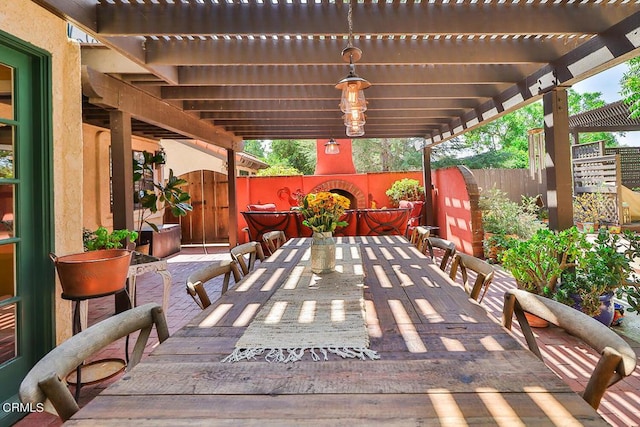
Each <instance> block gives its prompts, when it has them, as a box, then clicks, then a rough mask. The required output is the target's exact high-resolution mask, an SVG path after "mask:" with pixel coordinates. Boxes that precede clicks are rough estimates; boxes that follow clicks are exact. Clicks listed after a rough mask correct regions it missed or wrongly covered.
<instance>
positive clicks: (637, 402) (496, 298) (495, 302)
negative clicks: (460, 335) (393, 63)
mask: <svg viewBox="0 0 640 427" xmlns="http://www.w3.org/2000/svg"><path fill="white" fill-rule="evenodd" d="M207 252H208V253H205V251H204V250H203V248H202V247H188V248H186V247H185V248H183V249H182V251H181V252H180V253H179V254H177V255H174V256H172V257H170V258H168V259H167V262H168V268H169V271H170V272H171V275H172V281H173V285H172V288H171V298H170V305H169V307H170V308H169V311H168V313H167V321H168V324H169V331H170V333H173V332H175V331H176V330H178V329H180V328H181V327H182V326H183V325H185V324H186V323H187V322H188V321H189V320H190V319H191V318H193V317H194V316H195V315H196V314H198V313H199V312H200V309H199V308H198V306H196V304H195V303H194V302H193V300H192V299H191V297H190V296H188V295H187V293H186V292H185V289H184V283H185V279H186V277H187V276H188V275H189V274H190V273H191V272H192V271H193V270H194V269H195V268H198V264H201V263H205V262H208V261H212V260H216V259H227V258H228V256H229V255H228V248H227V247H219V246H218V247H207ZM498 268H499V267H498ZM136 283H137V288H138V296H137V297H138V304H144V303H146V302H151V301H156V302H161V301H162V280H161V278H160V276H158V275H156V274H154V273H147V274H145V275H143V276H140V277H139V278H138V280H137V282H136ZM220 287H221V281H220V280H217V282H216V284H215V290H216V292H219V291H220ZM514 287H515V281H514V279H513V278H512V277H511V276H510V274H508V273H506V272H505V271H504V270H501V269H499V270H498V272H497V274H496V278H495V279H494V282H493V284H492V285H491V287H490V288H489V291H488V293H487V295H486V296H485V298H484V300H483V302H482V306H484V307H485V309H487V311H489V312H490V313H491V314H492V315H493V316H494V317H495V318H496V319H497V321H500V319H501V315H502V298H503V294H504V291H505V290H506V289H509V288H514ZM209 289H213V288H209ZM217 296H218V295H215V294H212V295H211V297H212V300H213V299H215V298H217ZM112 313H113V297H105V298H100V299H96V300H91V301H90V306H89V324H93V323H95V322H97V321H99V320H102V319H104V318H105V317H107V316H110V315H111V314H112ZM633 316H636V315H635V314H627V315H626V319H625V321H629V322H632V321H633V324H634V325H636V324H638V325H640V316H638V318H637V319H633ZM516 325H517V322H514V333H515V335H516V336H517V338H518V339H519V340H520V341H521V342H522V343H524V339H523V338H522V335H520V333H519V330H518V329H517V326H516ZM535 332H536V335H539V337H538V342H539V344H540V349H541V351H542V353H543V356H544V357H545V361H546V363H547V365H548V366H549V367H550V368H551V369H552V370H553V371H554V372H556V374H558V375H559V376H560V377H562V378H563V379H564V380H565V381H566V382H567V383H568V384H569V385H570V386H571V387H572V388H573V389H574V390H576V391H581V390H583V389H584V387H585V385H586V382H587V380H588V376H589V374H590V373H591V371H592V370H593V366H594V364H595V362H596V361H597V359H598V356H597V355H596V354H595V353H594V352H593V351H592V350H590V349H588V348H587V347H584V346H582V345H581V343H580V342H579V341H577V340H576V339H575V338H573V337H572V336H570V335H568V334H566V333H564V331H562V330H560V329H558V328H555V327H549V328H546V329H536V330H535ZM153 338H154V335H153V334H152V336H151V338H150V340H149V345H148V348H147V352H150V351H151V350H152V349H153V347H154V346H155V345H156V344H157V341H154V339H153ZM627 340H628V341H629V342H630V343H631V345H632V347H634V350H635V351H636V354H640V344H639V343H638V342H635V341H633V340H630V339H627ZM523 345H524V344H523ZM122 349H123V344H122V343H121V342H117V343H115V344H114V345H111V346H109V347H108V348H107V349H105V350H103V351H102V352H100V353H99V354H98V355H96V357H95V359H102V358H106V357H120V358H122V357H123V356H122V351H123V350H122ZM118 378H119V376H117V377H115V378H113V379H110V380H107V381H104V382H102V383H99V384H96V385H92V386H85V387H83V388H82V393H81V398H80V406H83V405H84V404H86V403H87V402H89V401H90V400H91V399H92V398H93V397H94V396H96V395H97V394H98V393H100V392H101V391H102V390H103V389H104V388H105V387H107V386H108V385H109V384H110V383H112V382H113V381H116V380H117V379H118ZM599 412H600V414H602V415H603V416H604V418H605V419H606V420H607V421H608V422H609V423H610V424H612V425H614V426H638V425H640V367H638V368H636V371H635V372H634V373H633V374H632V375H631V376H629V377H627V378H625V379H624V380H622V381H621V382H620V383H618V384H616V385H614V386H613V387H611V388H610V389H609V391H608V392H607V393H606V394H605V396H604V399H603V401H602V403H601V405H600V409H599ZM15 425H16V426H21V427H25V426H34V427H42V426H58V425H61V422H60V421H59V420H58V419H57V418H56V417H54V416H53V415H50V414H31V415H29V416H27V417H26V418H24V419H23V420H21V421H19V422H18V423H16V424H15Z"/></svg>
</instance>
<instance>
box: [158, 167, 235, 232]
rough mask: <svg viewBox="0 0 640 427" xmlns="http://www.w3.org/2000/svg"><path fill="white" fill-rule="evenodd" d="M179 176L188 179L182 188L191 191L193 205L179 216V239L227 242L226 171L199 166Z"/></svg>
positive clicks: (227, 193) (227, 205)
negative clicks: (186, 212) (180, 235)
mask: <svg viewBox="0 0 640 427" xmlns="http://www.w3.org/2000/svg"><path fill="white" fill-rule="evenodd" d="M180 178H182V179H184V180H186V181H187V184H186V185H185V186H184V187H183V188H184V189H185V191H187V192H188V193H189V194H190V195H191V205H192V206H193V211H191V212H189V213H188V214H187V215H186V216H184V217H181V218H179V222H180V226H181V229H182V243H185V244H198V243H226V242H228V241H229V190H228V189H229V187H228V179H227V175H224V174H221V173H218V172H213V171H208V170H199V171H193V172H189V173H186V174H184V175H181V176H180ZM169 215H170V214H169ZM174 222H175V218H174Z"/></svg>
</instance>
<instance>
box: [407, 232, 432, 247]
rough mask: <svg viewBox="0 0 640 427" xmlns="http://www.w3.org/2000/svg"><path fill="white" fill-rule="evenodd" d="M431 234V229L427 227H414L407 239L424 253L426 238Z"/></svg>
mask: <svg viewBox="0 0 640 427" xmlns="http://www.w3.org/2000/svg"><path fill="white" fill-rule="evenodd" d="M430 235H431V229H430V228H428V227H422V226H418V227H414V228H413V231H412V232H411V238H410V239H409V241H410V242H411V244H412V245H414V246H415V247H416V248H417V249H418V250H419V251H420V252H421V253H425V250H426V239H427V237H429V236H430Z"/></svg>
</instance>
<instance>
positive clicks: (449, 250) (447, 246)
mask: <svg viewBox="0 0 640 427" xmlns="http://www.w3.org/2000/svg"><path fill="white" fill-rule="evenodd" d="M424 240H425V242H426V246H427V250H428V251H429V256H430V257H431V259H432V260H433V261H434V262H435V261H436V258H435V253H434V250H433V248H438V249H441V250H442V251H443V254H442V260H441V261H440V270H442V271H446V269H447V265H448V264H449V260H450V259H451V258H452V257H453V256H454V255H455V253H456V244H455V243H453V242H450V241H449V240H445V239H441V238H439V237H428V236H427V237H426V238H425V239H424Z"/></svg>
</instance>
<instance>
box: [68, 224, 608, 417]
mask: <svg viewBox="0 0 640 427" xmlns="http://www.w3.org/2000/svg"><path fill="white" fill-rule="evenodd" d="M310 241H311V239H308V238H297V239H291V240H289V241H288V242H287V243H286V244H285V245H284V246H283V247H281V248H280V249H279V250H278V251H277V252H276V253H275V254H274V255H272V256H271V257H270V258H268V259H267V260H266V261H265V262H263V263H261V264H259V265H258V267H257V268H256V269H255V270H254V271H253V272H252V273H250V274H249V275H248V276H246V277H245V278H244V279H243V280H242V281H241V282H239V283H237V284H236V285H235V286H234V287H232V288H231V289H229V291H228V292H227V293H225V294H224V295H223V296H222V297H221V298H220V299H218V300H217V301H216V302H215V303H214V304H213V305H211V306H210V307H209V308H207V309H206V310H204V311H203V312H202V313H201V314H199V315H198V316H196V317H195V318H194V319H193V320H192V321H190V322H189V323H188V324H187V325H186V326H185V327H183V328H182V329H180V330H179V331H177V332H176V333H174V334H173V335H172V336H171V337H170V338H169V339H168V340H167V341H165V342H164V343H162V344H160V345H159V346H158V347H157V348H156V349H155V350H154V351H153V352H152V353H151V354H150V355H149V356H148V357H147V358H146V359H144V360H143V361H142V362H141V363H139V364H138V365H137V366H136V367H134V368H133V369H132V370H131V371H130V372H128V373H126V374H125V375H124V376H123V377H122V378H121V379H120V380H118V381H117V382H115V383H113V384H112V385H110V386H109V387H108V388H107V389H105V390H104V391H103V392H102V393H101V394H100V395H98V396H97V397H96V398H94V399H93V400H92V401H91V402H89V403H88V404H87V405H86V406H85V407H84V408H82V409H81V410H80V411H79V412H77V413H76V414H75V415H74V416H73V418H72V419H71V420H70V421H68V423H67V424H68V425H78V426H79V425H86V426H95V425H139V426H146V425H166V426H183V425H207V426H210V425H222V426H283V425H295V426H300V425H314V426H318V425H331V426H343V425H349V426H369V425H397V426H407V425H457V426H459V425H477V424H483V425H502V426H516V425H532V426H543V425H608V424H607V423H606V422H605V421H604V420H603V419H602V418H601V417H600V415H599V414H598V413H597V412H596V411H595V410H594V409H593V408H591V407H590V406H589V405H588V404H587V403H586V402H585V401H584V400H582V398H581V397H580V396H579V395H578V394H576V393H574V392H573V391H572V390H571V389H570V388H569V386H568V385H567V384H565V383H564V382H563V381H562V380H561V379H560V378H559V377H558V376H556V375H555V374H554V373H553V372H552V371H551V370H549V369H548V368H547V367H546V366H545V365H544V364H543V363H542V362H541V361H540V360H538V359H537V358H536V357H535V356H534V355H533V354H532V353H531V352H530V351H529V350H527V349H526V348H524V347H523V346H522V345H521V344H520V343H519V342H518V341H517V340H516V339H515V338H514V337H513V336H512V335H511V333H510V332H508V331H507V330H506V329H504V328H503V327H502V326H501V325H500V324H499V323H498V322H497V321H496V320H495V319H494V318H492V317H491V316H490V315H489V314H488V313H487V311H486V310H485V309H484V308H483V306H482V305H481V304H478V303H476V302H475V301H472V300H470V299H469V298H468V296H467V294H466V293H465V292H464V290H463V288H462V287H461V286H460V285H458V284H456V283H455V282H454V281H452V280H451V279H449V277H448V276H447V275H446V274H445V273H443V272H442V271H441V270H440V269H439V268H438V267H437V266H436V265H435V264H433V263H432V262H431V260H430V259H429V258H427V257H426V256H424V255H423V254H421V253H420V252H419V251H418V250H417V249H415V248H414V247H413V246H411V245H410V244H409V242H408V241H407V240H406V239H405V238H404V237H402V236H373V237H363V236H356V237H343V238H340V239H338V243H339V244H342V245H348V246H349V247H356V248H357V249H358V254H359V255H355V256H354V257H355V258H358V257H360V258H361V259H360V260H356V261H357V262H359V263H360V264H361V266H362V269H363V272H362V273H363V276H364V277H363V285H364V290H363V297H364V303H363V304H364V308H365V312H364V316H365V319H366V325H365V328H366V330H367V332H368V336H369V341H370V344H369V346H370V349H371V350H373V351H375V352H376V354H377V355H378V356H379V359H377V360H373V359H370V358H364V359H361V358H345V359H343V358H342V357H340V356H338V355H335V354H329V356H328V358H327V360H324V359H323V358H321V359H320V360H317V361H316V360H313V359H312V358H311V357H309V356H308V355H305V357H303V358H302V360H300V361H296V362H292V363H277V362H273V361H267V360H265V358H264V357H261V356H257V357H255V358H254V359H250V360H246V361H244V360H243V361H239V362H223V359H225V358H226V357H227V356H228V355H229V354H230V353H232V352H233V351H234V348H235V344H236V342H237V341H238V340H239V339H240V337H242V336H243V334H244V333H245V331H247V328H248V327H249V325H250V324H251V323H252V321H254V319H255V318H256V316H257V313H259V311H260V309H261V308H262V307H264V306H265V305H266V304H267V303H268V301H269V300H270V298H271V297H272V296H273V295H274V293H275V292H277V290H278V289H279V288H280V287H282V286H283V284H284V283H286V282H287V281H290V280H291V277H292V275H293V272H294V271H296V268H298V269H300V268H301V267H300V266H301V265H304V264H305V262H308V257H309V246H310ZM338 263H339V261H338Z"/></svg>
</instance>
